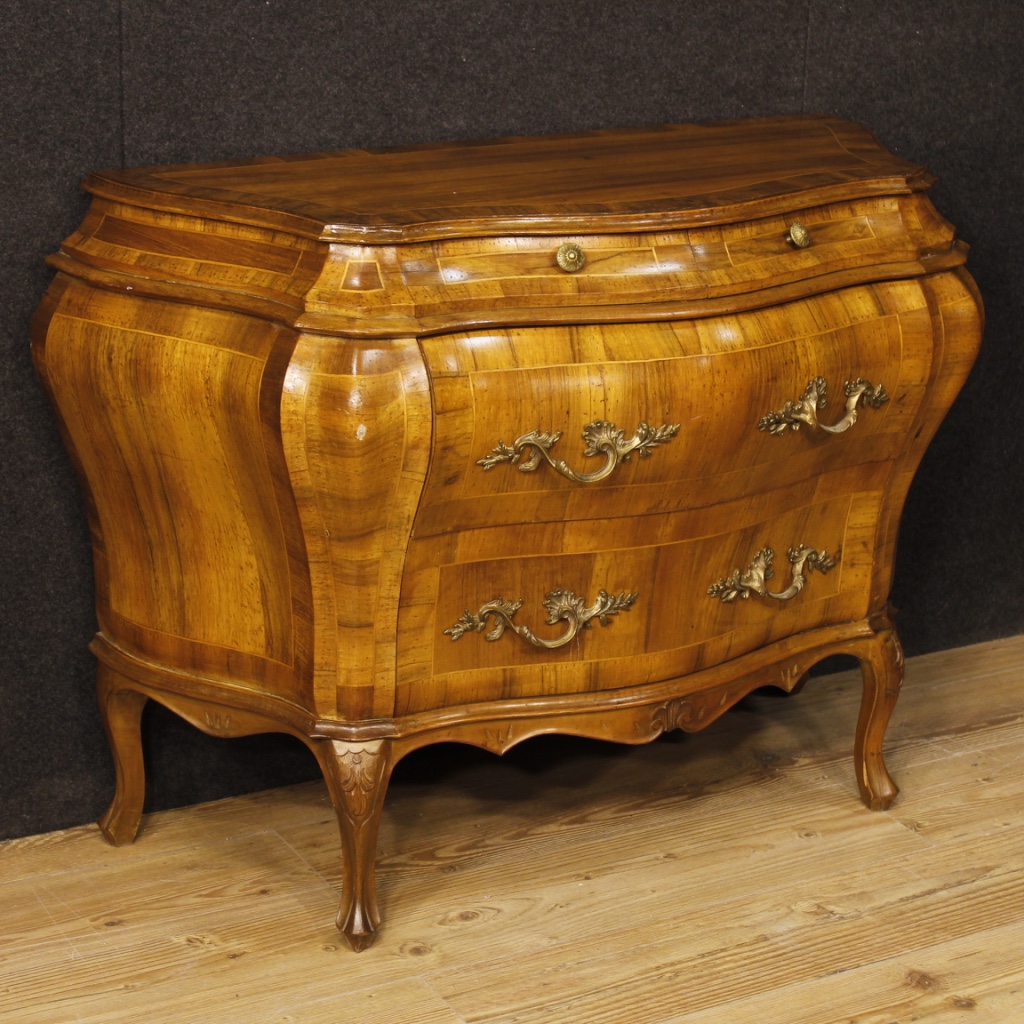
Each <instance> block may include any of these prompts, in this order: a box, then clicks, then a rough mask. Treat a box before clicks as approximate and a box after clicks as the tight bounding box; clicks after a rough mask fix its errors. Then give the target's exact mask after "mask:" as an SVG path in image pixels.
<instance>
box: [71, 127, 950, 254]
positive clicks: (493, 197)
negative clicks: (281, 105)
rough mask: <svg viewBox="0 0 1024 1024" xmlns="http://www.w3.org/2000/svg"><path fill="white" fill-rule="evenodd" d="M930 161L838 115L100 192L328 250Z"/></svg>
mask: <svg viewBox="0 0 1024 1024" xmlns="http://www.w3.org/2000/svg"><path fill="white" fill-rule="evenodd" d="M931 180H932V179H931V177H930V176H929V175H928V173H927V172H926V171H924V170H922V168H920V167H918V166H917V165H915V164H911V163H908V162H907V161H905V160H902V159H900V158H898V157H895V156H893V155H892V154H891V153H889V152H888V151H887V150H885V149H884V148H882V146H881V145H880V144H879V143H878V141H877V140H876V139H875V138H874V136H873V135H872V134H871V133H870V132H869V131H868V130H867V129H865V128H863V127H862V126H860V125H857V124H854V123H852V122H850V121H844V120H841V119H839V118H834V117H828V116H825V115H807V116H800V117H775V118H759V119H748V120H743V121H724V122H716V123H707V124H680V125H666V126H662V127H655V128H630V129H623V130H610V131H595V132H584V133H579V134H573V135H547V136H534V137H524V138H509V139H492V140H485V141H479V142H456V143H444V144H436V145H421V146H411V147H403V148H393V149H353V150H342V151H339V152H334V153H312V154H306V155H300V156H290V157H273V158H265V159H259V160H247V161H236V162H223V163H209V164H189V165H181V166H176V167H152V168H140V169H135V170H125V171H106V172H98V173H96V174H93V175H92V176H90V178H89V179H88V180H87V182H86V188H87V189H88V190H89V191H90V192H92V193H94V194H95V195H98V196H102V197H104V198H107V199H112V200H116V201H122V202H126V203H130V204H132V205H137V206H143V207H146V208H150V209H157V210H162V211H166V212H171V213H181V214H192V215H196V216H203V217H213V218H217V219H223V220H227V221H232V222H237V223H242V224H251V225H256V226H259V227H266V228H272V229H279V230H283V231H288V232H291V233H294V234H299V235H303V236H306V237H313V238H320V239H323V240H325V241H346V242H362V243H388V242H397V241H404V240H427V239H436V238H458V237H474V236H481V235H493V234H510V233H515V234H538V235H553V234H564V233H567V232H573V231H583V230H586V231H588V232H594V231H603V232H625V231H641V230H658V229H677V228H682V227H688V226H696V225H702V224H724V223H729V222H731V221H735V220H737V219H748V218H752V217H761V216H768V215H771V214H776V213H781V212H786V211H792V210H798V209H803V208H806V207H809V206H813V205H816V204H820V203H823V202H842V201H844V200H850V199H859V198H865V197H868V196H875V195H886V194H888V195H892V194H900V193H904V194H905V193H907V192H910V191H916V190H919V189H922V188H926V187H927V186H928V185H929V184H930V183H931Z"/></svg>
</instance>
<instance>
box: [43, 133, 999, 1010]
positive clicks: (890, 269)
mask: <svg viewBox="0 0 1024 1024" xmlns="http://www.w3.org/2000/svg"><path fill="white" fill-rule="evenodd" d="M929 183H930V178H929V176H928V175H927V173H926V172H924V171H922V170H921V169H920V168H918V167H915V166H914V165H912V164H909V163H907V162H905V161H903V160H900V159H897V158H896V157H893V156H892V155H891V154H888V153H886V152H885V151H884V150H883V149H882V148H881V147H880V146H879V145H878V144H877V142H875V141H874V140H873V139H872V137H871V136H870V134H869V133H868V132H866V131H865V130H864V129H863V128H860V127H859V126H855V125H850V124H848V123H845V122H842V121H839V120H837V119H834V118H829V117H819V116H814V117H800V118H774V119H766V120H757V121H747V122H737V123H727V124H720V125H683V126H668V127H664V128H655V129H638V130H631V131H624V132H594V133H584V134H582V135H576V136H564V137H551V138H547V139H542V138H535V139H518V140H493V141H490V142H484V143H467V144H455V145H450V146H426V147H413V148H411V149H400V150H389V151H375V152H368V151H354V152H345V153H334V154H312V155H308V156H300V157H294V158H270V159H265V160H257V161H249V162H242V163H228V164H217V165H203V166H195V167H178V168H155V169H154V168H151V169H142V170H134V171H123V172H111V173H102V174H97V175H94V176H93V177H92V178H90V180H89V183H88V188H89V190H90V191H91V192H92V193H93V196H94V200H93V204H92V206H91V208H90V211H89V213H88V214H87V216H86V218H85V220H84V221H83V223H82V225H81V227H80V228H79V230H78V231H77V232H75V234H73V235H72V236H71V238H69V239H68V240H67V241H66V242H65V243H64V245H63V246H62V248H61V251H60V252H59V253H58V254H56V255H55V256H54V257H53V259H52V261H51V262H52V264H53V265H54V266H55V267H56V268H57V269H58V271H59V274H58V276H57V279H56V280H55V282H54V284H53V287H52V288H51V290H50V292H49V293H48V295H47V297H46V299H45V300H44V302H43V304H42V306H41V308H40V311H39V314H38V316H37V320H36V324H35V327H34V334H33V344H34V353H35V359H36V363H37V366H38V368H39V371H40V375H41V377H42V378H43V381H44V385H45V386H46V388H47V389H48V391H49V393H50V395H51V397H52V398H53V401H54V405H55V408H56V410H57V414H58V418H59V421H60V423H61V428H62V430H63V431H64V435H65V438H66V441H67V443H68V446H69V449H70V450H71V452H72V458H73V459H74V461H75V464H76V467H77V468H78V471H79V475H80V477H81V480H82V485H83V491H84V493H85V495H86V503H87V507H88V509H89V514H90V525H91V530H92V537H93V546H94V552H95V561H96V576H97V614H98V618H99V622H100V633H99V634H98V635H97V637H96V638H95V640H94V642H93V650H94V651H95V653H96V655H97V657H98V658H99V660H100V663H101V668H100V674H99V696H100V707H101V711H102V713H103V715H104V720H105V723H106V726H107V730H108V736H109V740H110V745H111V749H112V752H113V754H114V759H115V765H116V769H117V785H116V790H115V794H114V799H113V801H112V803H111V806H110V809H109V810H108V812H107V813H106V815H104V818H103V820H102V823H101V825H102V829H103V831H104V833H105V834H106V835H107V837H108V838H109V839H110V840H111V841H112V842H114V843H126V842H128V841H129V840H130V839H131V838H132V837H133V836H134V835H135V832H136V830H137V828H138V825H139V821H140V816H141V813H142V807H143V797H144V768H143V760H142V753H141V746H140V740H139V730H138V718H139V714H140V712H141V709H142V706H143V704H144V703H145V701H146V700H149V699H153V700H156V701H158V702H160V703H162V704H164V705H165V706H167V707H169V708H171V709H172V710H173V711H175V712H176V713H177V714H179V715H181V716H182V717H184V718H185V719H186V720H187V721H189V722H191V723H193V724H194V725H196V726H197V727H198V728H200V729H202V730H204V731H206V732H208V733H210V734H212V735H216V736H225V737H227V736H241V735H246V734H250V733H255V732H262V731H271V730H278V731H283V732H287V733H290V734H291V735H294V736H296V737H298V738H299V739H300V740H302V741H303V742H304V743H306V745H307V746H308V747H309V748H310V750H311V752H312V753H313V755H314V756H315V757H316V758H317V759H318V761H319V764H320V766H321V768H322V769H323V772H324V775H325V778H326V779H327V781H328V786H329V791H330V794H331V799H332V804H333V807H334V810H335V818H336V821H337V825H338V827H339V829H340V832H341V845H342V849H343V861H344V865H345V874H344V879H343V882H342V885H341V888H342V893H343V897H342V908H341V911H340V913H339V917H338V924H339V927H340V928H341V930H342V931H343V932H344V933H345V935H346V936H347V938H348V940H349V942H350V943H351V944H352V945H353V946H355V947H356V948H357V949H365V948H366V947H367V946H368V945H369V943H370V942H371V941H372V939H373V935H374V933H375V932H376V930H377V929H378V927H379V926H380V909H379V904H378V898H377V892H376V884H375V855H376V846H377V836H378V832H379V830H380V827H381V821H382V814H383V812H382V807H383V804H384V795H385V791H386V789H387V787H388V781H389V778H390V775H391V772H392V769H393V768H394V767H395V765H397V764H398V763H399V762H400V761H401V760H402V759H403V758H405V757H407V756H408V755H410V754H412V753H413V752H414V751H416V750H418V749H419V748H422V747H424V746H427V745H430V744H434V743H441V742H451V741H454V742H461V743H469V744H473V745H476V746H479V747H483V748H485V749H487V750H492V751H495V752H499V753H501V752H504V751H507V750H509V749H511V748H512V747H514V746H516V745H517V744H519V743H521V742H523V741H524V740H526V739H529V738H531V737H534V736H537V735H539V734H543V733H551V732H565V733H570V734H575V735H577V736H581V737H591V738H604V739H612V740H615V741H618V742H620V743H628V744H638V743H644V742H648V741H650V740H652V739H654V738H656V737H657V736H660V735H662V734H663V733H665V732H669V731H672V730H684V731H687V732H692V731H696V730H699V729H702V728H704V727H705V726H707V725H708V724H709V723H711V722H713V721H715V720H716V719H718V718H719V717H720V716H721V715H722V714H724V712H725V711H727V710H728V709H729V708H730V707H733V706H734V705H735V704H736V703H737V702H739V701H740V700H742V699H743V698H744V697H745V696H746V695H748V694H749V693H751V692H752V691H753V690H754V689H756V688H757V687H760V686H763V685H773V686H776V687H778V688H780V689H782V690H783V691H786V692H792V691H794V690H797V689H799V688H800V687H801V686H802V685H803V682H804V680H805V678H806V676H807V673H808V671H809V670H810V669H811V668H812V667H813V665H814V664H816V663H817V662H818V661H820V660H821V659H823V658H825V657H827V656H829V655H831V654H847V655H851V656H853V657H854V658H856V659H858V660H859V662H860V664H861V667H862V677H863V691H862V695H861V698H860V703H859V708H860V711H859V716H858V718H857V723H858V724H857V727H856V731H855V734H854V736H853V741H852V746H853V761H854V769H855V776H856V780H857V785H858V787H859V789H860V792H861V797H862V799H863V800H864V802H865V803H866V804H867V805H868V806H870V807H872V808H874V809H877V810H882V809H885V808H887V807H888V806H889V805H890V804H891V803H892V801H893V799H894V798H895V796H896V793H897V789H896V784H895V783H894V781H893V779H892V778H891V776H890V775H889V772H888V769H887V767H886V765H885V762H884V759H883V740H884V736H885V731H886V726H887V724H888V722H889V719H890V717H891V715H892V713H893V708H894V705H895V700H896V695H897V694H898V691H899V687H900V682H901V679H902V671H903V666H902V657H901V655H900V653H899V642H898V638H897V637H896V635H895V632H894V631H893V625H892V622H891V619H890V617H889V612H888V608H887V601H888V594H889V586H890V580H891V573H892V563H893V554H894V545H895V537H896V530H897V525H898V520H899V515H900V511H901V509H902V506H903V501H904V498H905V496H906V491H907V488H908V486H909V484H910V481H911V478H912V476H913V472H914V469H915V468H916V466H917V464H918V462H919V461H920V459H921V456H922V455H923V452H924V450H925V447H926V445H927V443H928V441H929V440H930V438H931V436H932V435H933V434H934V432H935V430H936V429H937V427H938V425H939V423H940V422H941V420H942V417H943V415H944V414H945V412H946V410H947V409H948V408H949V406H950V404H951V403H952V401H953V399H954V397H955V395H956V393H957V391H958V390H959V388H960V386H961V385H962V383H963V381H964V379H965V377H966V374H967V372H968V370H969V368H970V365H971V363H972V361H973V359H974V356H975V353H976V351H977V347H978V343H979V339H980V328H981V306H980V300H979V297H978V294H977V290H976V289H975V288H974V286H973V283H972V282H971V280H970V278H969V276H968V275H967V273H966V271H965V270H964V269H963V264H964V261H965V259H966V251H967V250H966V246H964V245H963V244H962V243H960V242H958V241H957V239H956V237H955V232H954V231H953V228H952V226H951V225H950V224H949V223H947V222H946V221H945V220H944V219H943V218H942V217H941V216H940V215H939V214H938V213H937V212H936V211H935V209H934V207H933V206H932V205H931V202H930V200H929V199H928V197H927V195H926V192H925V190H926V188H927V186H928V184H929ZM796 221H800V222H801V223H802V224H804V225H805V226H806V228H807V231H808V232H809V238H810V244H809V245H808V246H807V247H801V246H798V245H796V244H795V242H794V241H793V240H792V235H791V230H793V225H794V222H796ZM568 240H571V241H572V242H574V243H575V244H577V245H579V247H580V248H581V250H582V252H583V254H584V256H585V261H584V262H583V263H582V265H581V266H578V267H575V268H570V269H574V270H575V272H572V273H569V272H566V270H565V268H564V267H560V265H559V264H558V263H557V261H556V259H555V252H556V250H557V249H558V247H559V245H560V244H561V243H563V242H565V241H568ZM818 378H821V379H824V380H825V381H826V382H827V386H826V387H825V390H826V392H827V397H828V402H829V404H828V407H827V408H825V407H822V409H821V412H820V417H819V419H820V422H822V423H826V424H829V425H833V424H835V423H836V422H837V421H838V420H839V418H840V417H841V416H843V415H844V411H845V410H846V397H845V396H844V387H845V384H846V382H856V381H857V380H859V379H861V378H864V379H867V380H869V381H870V382H872V387H876V386H881V387H882V388H884V392H885V395H884V401H883V400H882V399H881V398H879V401H878V402H876V403H875V406H873V407H866V406H865V404H864V402H863V401H861V404H860V406H859V407H856V406H854V407H853V411H855V412H856V421H855V422H853V423H852V425H851V426H850V429H849V430H847V431H846V432H844V433H841V434H828V433H827V432H826V431H824V430H821V429H818V428H816V427H815V426H814V425H813V424H811V423H805V424H803V425H801V429H800V430H799V431H796V430H786V431H784V432H783V433H782V434H780V435H778V436H777V435H775V434H772V433H771V432H769V431H767V430H764V429H760V426H759V424H760V421H761V418H762V417H764V416H765V415H766V414H769V413H773V412H777V411H779V410H783V409H785V408H787V407H788V406H789V405H792V404H793V403H795V402H798V401H799V400H800V399H801V396H802V395H803V394H804V392H805V390H806V389H807V387H808V382H809V381H810V380H812V379H818ZM817 393H820V388H819V392H817ZM853 400H854V399H851V401H853ZM850 418H851V420H852V418H853V416H852V413H851V416H850ZM848 422H849V421H848ZM644 424H646V426H644ZM617 431H618V432H620V433H621V438H620V439H619V440H618V441H617V440H615V438H616V432H617ZM531 432H537V433H535V434H533V435H532V436H534V437H535V438H536V437H542V438H544V440H543V441H541V442H537V443H540V444H541V445H542V447H544V446H548V447H549V448H550V451H549V454H551V457H552V459H553V460H554V461H556V462H557V460H564V462H565V464H566V466H568V467H571V469H570V471H569V472H568V473H567V474H562V475H560V474H559V472H557V471H556V467H555V466H553V465H548V464H547V463H545V464H543V465H540V466H539V468H537V470H536V471H535V472H527V473H524V472H521V471H520V470H521V469H523V468H524V463H526V460H527V457H526V456H523V457H521V458H519V459H518V461H517V460H516V459H514V458H513V459H509V458H508V457H507V453H508V451H511V450H512V449H511V448H509V446H510V445H512V443H513V442H516V440H517V438H521V437H523V436H526V435H530V434H531ZM632 436H635V438H636V441H635V443H634V442H629V443H628V444H627V439H628V438H630V437H632ZM652 438H653V439H654V440H652ZM602 439H603V440H602ZM641 439H646V440H645V441H643V442H642V440H641ZM648 442H649V443H648ZM602 444H604V445H605V446H606V447H605V448H604V449H602V448H601V445H602ZM503 445H504V447H502V446H503ZM608 446H610V448H609V447H608ZM623 446H625V447H623ZM534 450H536V448H535V449H534ZM609 451H612V452H613V454H608V452H609ZM495 452H497V453H498V455H499V456H500V457H499V458H498V460H497V461H498V464H497V465H494V466H492V467H491V468H490V469H485V468H484V465H481V460H485V464H486V459H487V457H488V456H489V455H493V454H494V453H495ZM602 452H604V454H602ZM587 453H590V454H587ZM627 455H628V458H627V457H626V456H627ZM605 459H608V460H609V461H608V466H609V467H610V468H609V472H608V473H607V474H597V477H596V478H594V476H593V475H592V474H590V472H589V471H590V470H592V469H594V468H595V467H596V466H600V465H602V464H603V463H604V460H605ZM526 468H529V464H528V463H527V465H526ZM581 476H582V477H583V479H580V477H581ZM574 477H575V478H574ZM804 545H809V546H810V547H811V548H813V550H814V552H815V558H816V559H817V558H818V553H822V554H821V560H820V561H818V562H817V565H818V569H817V570H815V571H813V572H810V573H809V574H808V575H806V576H802V575H800V576H798V575H797V572H798V570H797V566H798V564H799V565H803V566H804V567H805V572H806V571H807V570H806V567H807V566H809V565H813V564H814V563H813V562H806V561H803V562H794V563H793V565H792V566H791V565H790V562H791V559H790V557H789V556H788V554H787V552H789V551H790V550H791V549H792V550H797V549H800V548H801V547H802V546H804ZM768 549H771V551H772V552H773V556H772V558H773V567H774V573H775V575H774V579H773V582H772V583H771V585H770V586H768V587H767V590H768V591H769V596H764V595H760V594H755V595H754V596H752V597H751V596H750V594H751V593H752V589H751V587H749V586H746V585H744V586H742V587H739V589H736V587H735V586H733V585H730V586H732V592H734V593H735V594H737V595H739V594H743V595H746V596H745V597H739V596H738V597H737V599H736V600H734V601H723V600H721V597H722V593H721V590H720V588H719V589H718V590H717V591H716V588H715V586H714V585H716V584H717V583H718V582H719V581H720V580H724V579H727V578H728V579H734V580H737V581H739V580H740V578H741V577H743V576H744V574H747V576H749V574H750V573H751V572H752V571H753V570H752V568H751V567H754V568H755V569H756V567H757V566H758V565H761V564H765V565H767V562H766V561H764V560H765V559H767V558H768V556H767V555H766V554H759V553H761V552H765V551H767V550H768ZM937 557H941V553H937ZM826 562H827V563H828V564H827V565H826V564H824V563H826ZM822 570H826V571H822ZM790 576H792V581H791V585H790ZM744 578H746V577H744ZM765 582H766V583H767V577H766V581H765ZM771 593H775V594H779V593H782V594H783V595H784V598H785V599H777V598H774V597H771V596H770V594H771ZM552 594H555V595H559V594H560V595H561V596H560V597H559V596H555V597H549V595H552ZM602 594H606V595H613V596H614V597H615V600H617V601H618V603H617V604H616V603H615V601H613V598H612V597H608V598H602V597H601V596H600V595H602ZM602 601H608V602H611V603H604V604H602V603H600V602H602ZM494 602H498V604H499V605H501V607H502V611H503V613H504V615H505V617H504V618H499V619H498V620H497V621H499V622H500V623H502V624H503V625H502V629H503V630H504V633H503V635H501V636H500V637H499V636H498V635H497V634H495V635H494V636H493V638H491V639H489V638H488V635H487V631H488V630H490V629H492V628H493V627H494V623H495V621H496V620H494V619H489V620H487V622H486V623H483V624H482V625H481V629H480V630H479V631H477V629H476V628H475V627H476V626H477V625H478V624H481V623H482V620H483V618H485V617H486V615H485V611H486V610H488V609H490V611H493V610H494V608H495V605H494ZM503 602H504V603H505V604H502V603H503ZM517 602H521V604H518V605H517V604H516V603H517ZM559 602H561V603H559ZM574 602H578V603H579V607H577V606H576V604H575V603H574ZM609 608H611V609H613V610H612V611H609ZM513 616H514V619H513ZM560 616H561V617H560ZM546 618H547V621H545V619H546ZM584 620H586V622H585V625H584ZM460 623H461V625H459V627H458V628H457V629H453V627H455V626H456V624H460ZM446 631H447V632H446ZM499 632H501V630H499ZM456 634H457V635H456ZM531 637H532V638H533V640H532V641H531ZM560 638H564V640H565V642H564V643H561V644H558V645H553V643H552V642H553V641H555V640H557V639H560ZM851 731H852V730H851ZM524 1019H525V1018H524Z"/></svg>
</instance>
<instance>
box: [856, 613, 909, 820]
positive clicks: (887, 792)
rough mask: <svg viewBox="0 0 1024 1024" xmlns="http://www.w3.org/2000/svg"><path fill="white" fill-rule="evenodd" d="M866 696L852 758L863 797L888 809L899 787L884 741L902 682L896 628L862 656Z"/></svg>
mask: <svg viewBox="0 0 1024 1024" xmlns="http://www.w3.org/2000/svg"><path fill="white" fill-rule="evenodd" d="M860 669H861V673H862V675H863V677H864V696H863V698H862V700H861V705H860V718H859V719H858V721H857V739H856V744H855V746H854V752H853V759H854V765H855V767H856V770H857V784H858V786H859V787H860V795H861V799H863V801H864V803H865V804H867V806H868V807H870V808H871V810H873V811H884V810H887V809H888V808H889V807H890V806H891V805H892V802H893V800H895V799H896V794H897V793H899V787H898V786H897V785H896V783H895V782H893V781H892V778H891V777H890V775H889V772H888V771H887V770H886V767H885V760H884V758H883V753H882V743H883V740H884V738H885V730H886V727H887V726H888V724H889V719H890V717H891V716H892V712H893V709H894V708H895V707H896V700H897V698H898V697H899V695H900V686H901V685H902V684H903V648H902V647H901V646H900V640H899V637H898V636H897V635H896V631H895V630H894V629H885V630H883V631H881V632H880V633H878V635H877V637H876V638H875V640H874V642H873V643H872V644H871V646H870V648H869V652H868V654H867V656H866V657H861V658H860Z"/></svg>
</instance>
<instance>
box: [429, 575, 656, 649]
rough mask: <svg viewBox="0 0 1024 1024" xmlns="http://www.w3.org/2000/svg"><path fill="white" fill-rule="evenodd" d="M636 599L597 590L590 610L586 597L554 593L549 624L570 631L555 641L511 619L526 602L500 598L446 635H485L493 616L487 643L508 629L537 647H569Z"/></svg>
mask: <svg viewBox="0 0 1024 1024" xmlns="http://www.w3.org/2000/svg"><path fill="white" fill-rule="evenodd" d="M636 597H637V595H636V594H627V593H622V594H617V595H616V594H609V593H607V592H606V591H604V590H601V591H598V595H597V600H596V601H595V602H594V603H593V604H592V605H591V606H590V607H589V608H587V607H586V606H585V604H584V601H583V598H581V597H577V596H576V595H575V593H573V591H571V590H560V589H559V590H552V591H551V593H549V594H548V595H547V596H546V597H545V598H544V607H545V608H547V610H548V618H547V623H548V625H549V626H554V625H555V624H556V623H558V622H560V621H563V620H564V621H566V622H568V623H569V628H568V630H566V632H565V633H563V634H562V636H560V637H558V638H557V639H555V640H542V639H541V638H540V637H539V636H537V635H536V634H535V633H534V632H533V630H532V629H530V627H529V626H521V625H517V624H516V623H515V622H513V621H512V616H513V615H515V613H516V612H517V611H519V608H520V607H521V606H522V603H523V602H522V601H521V600H520V601H505V600H503V599H502V598H500V597H496V598H495V599H494V600H493V601H488V602H487V603H486V604H482V605H481V606H480V610H479V611H478V612H477V613H476V615H474V614H473V613H472V612H471V611H470V610H469V609H468V608H467V609H466V611H465V612H463V614H462V618H461V619H459V621H458V622H456V623H455V625H454V626H452V628H451V629H446V630H445V631H444V633H445V636H450V637H451V638H452V640H458V639H459V637H461V636H462V635H463V634H464V633H469V632H476V633H482V632H483V631H484V629H486V628H487V620H488V619H489V618H490V617H491V616H492V615H493V616H494V619H495V622H494V628H493V629H492V630H491V631H490V632H489V633H488V634H487V636H486V637H485V639H486V640H491V641H494V640H500V639H501V637H502V635H503V634H504V632H505V629H506V628H508V629H511V630H512V632H513V633H515V634H516V635H517V636H520V637H522V638H523V639H524V640H525V641H526V642H527V643H529V644H533V646H534V647H546V648H548V649H549V650H550V649H551V648H554V647H562V646H563V645H564V644H567V643H568V642H569V641H570V640H572V638H573V637H574V636H576V634H577V633H578V632H579V631H580V630H581V629H589V628H590V621H591V619H597V621H598V622H600V623H601V625H602V626H607V625H608V620H609V616H612V615H618V613H619V612H625V611H629V609H630V607H631V606H632V604H633V602H634V601H635V600H636Z"/></svg>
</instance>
